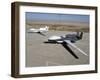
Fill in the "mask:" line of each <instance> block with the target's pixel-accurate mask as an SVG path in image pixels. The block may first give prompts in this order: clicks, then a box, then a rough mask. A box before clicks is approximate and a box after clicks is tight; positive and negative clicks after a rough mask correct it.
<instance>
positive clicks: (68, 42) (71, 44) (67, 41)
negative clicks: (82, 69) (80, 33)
mask: <svg viewBox="0 0 100 80" xmlns="http://www.w3.org/2000/svg"><path fill="white" fill-rule="evenodd" d="M64 42H66V43H67V44H69V45H70V46H72V47H74V48H76V49H77V50H78V51H80V52H81V53H82V54H84V55H86V56H88V55H87V54H86V53H85V52H84V51H82V50H81V49H80V48H78V47H77V46H75V45H74V44H73V43H71V42H70V41H69V40H64Z"/></svg>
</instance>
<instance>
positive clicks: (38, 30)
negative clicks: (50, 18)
mask: <svg viewBox="0 0 100 80" xmlns="http://www.w3.org/2000/svg"><path fill="white" fill-rule="evenodd" d="M47 31H49V27H48V26H45V27H42V28H39V29H35V28H30V29H29V30H28V32H29V33H39V34H41V35H43V36H45V35H44V34H43V32H47Z"/></svg>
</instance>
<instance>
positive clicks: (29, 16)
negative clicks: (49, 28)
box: [26, 12, 89, 22]
mask: <svg viewBox="0 0 100 80" xmlns="http://www.w3.org/2000/svg"><path fill="white" fill-rule="evenodd" d="M26 20H28V21H64V22H65V21H74V22H89V15H76V14H75V15H74V14H55V13H33V12H26Z"/></svg>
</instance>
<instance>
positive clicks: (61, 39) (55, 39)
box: [45, 32, 88, 59]
mask: <svg viewBox="0 0 100 80" xmlns="http://www.w3.org/2000/svg"><path fill="white" fill-rule="evenodd" d="M82 36H83V32H77V33H76V34H68V35H65V36H51V37H50V38H48V42H45V43H58V44H62V46H63V47H64V48H65V49H67V50H68V51H69V52H70V53H71V54H72V55H73V56H74V57H75V58H77V59H78V58H79V57H78V56H77V55H75V53H74V52H73V51H72V50H71V48H70V47H69V45H70V46H72V47H74V48H76V49H77V50H78V51H80V52H81V53H82V54H84V55H86V56H88V55H87V54H86V53H85V52H84V51H82V50H81V49H80V48H78V47H77V46H75V45H74V44H73V43H75V42H76V41H78V40H81V39H82Z"/></svg>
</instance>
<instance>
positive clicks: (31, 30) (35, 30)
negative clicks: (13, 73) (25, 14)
mask: <svg viewBox="0 0 100 80" xmlns="http://www.w3.org/2000/svg"><path fill="white" fill-rule="evenodd" d="M28 32H34V33H36V32H39V29H34V28H31V29H29V31H28Z"/></svg>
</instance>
